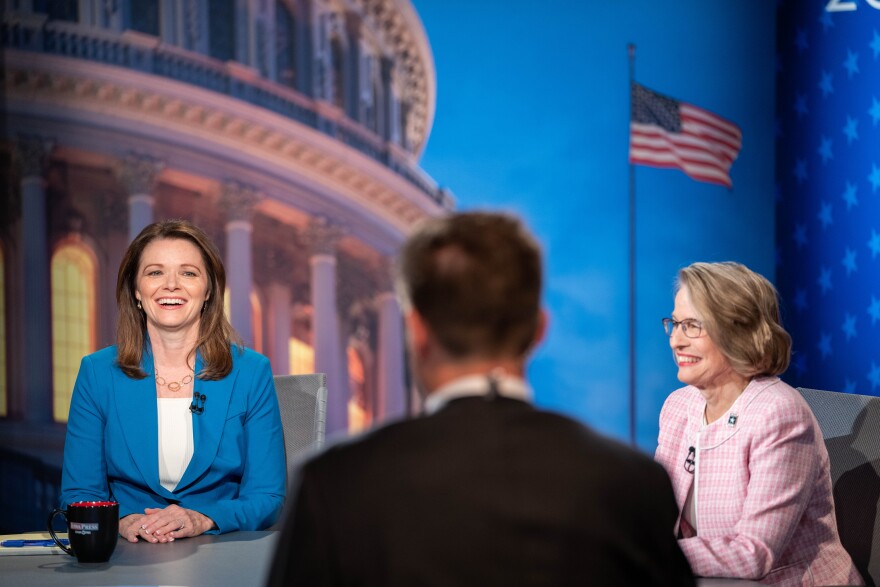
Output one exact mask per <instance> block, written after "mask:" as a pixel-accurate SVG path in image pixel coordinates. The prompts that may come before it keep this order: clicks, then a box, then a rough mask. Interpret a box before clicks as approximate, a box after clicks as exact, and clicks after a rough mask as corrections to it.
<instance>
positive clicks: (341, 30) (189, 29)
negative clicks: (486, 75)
mask: <svg viewBox="0 0 880 587" xmlns="http://www.w3.org/2000/svg"><path fill="white" fill-rule="evenodd" d="M2 27H3V28H2V44H3V61H4V69H3V82H4V101H3V105H2V108H3V110H4V115H5V125H4V129H3V132H4V133H5V134H4V136H3V140H4V149H3V150H2V153H3V159H2V161H0V172H2V173H3V175H4V180H5V184H6V185H7V186H8V188H7V192H6V197H5V198H4V200H3V204H2V207H3V209H2V221H0V283H2V288H0V306H2V307H0V310H2V311H0V321H2V325H0V326H2V328H0V335H2V336H0V344H2V345H3V349H2V353H0V361H2V364H0V386H2V393H0V416H5V418H6V420H7V422H26V423H27V424H28V425H33V424H39V425H54V424H53V422H61V423H63V422H65V421H66V418H67V409H68V406H69V397H70V393H71V391H72V389H73V383H74V379H75V376H76V373H77V370H78V367H79V360H80V358H81V357H82V356H83V355H85V354H87V353H90V352H93V351H95V350H97V349H100V348H102V347H104V346H107V345H109V344H113V342H114V337H115V322H116V315H115V314H116V308H115V301H114V296H115V293H114V292H115V283H116V272H117V269H118V266H119V262H120V260H121V257H122V254H123V252H124V251H125V248H126V246H127V244H128V242H129V241H130V240H131V238H132V237H133V236H134V235H136V234H137V233H138V232H139V231H140V230H141V229H142V228H143V227H144V226H146V225H147V224H149V223H151V222H153V221H156V220H163V219H169V218H186V219H189V220H192V221H194V222H195V223H196V224H198V225H199V226H200V227H202V228H203V229H204V230H205V231H206V232H207V233H208V234H209V235H211V236H212V238H213V239H214V240H215V242H216V243H217V245H218V246H219V248H220V249H221V251H223V252H224V255H225V263H226V267H227V273H228V276H229V284H228V292H227V299H226V303H227V307H228V312H229V316H230V319H231V321H232V323H233V326H235V328H236V329H237V330H238V332H239V333H240V334H241V336H242V337H243V339H244V340H245V342H246V344H247V345H248V346H250V347H252V348H254V349H255V350H257V351H259V352H262V353H263V354H265V355H267V356H268V357H269V358H270V360H271V362H272V368H273V372H274V373H275V374H287V373H298V372H312V371H314V372H323V373H326V374H327V381H328V390H329V401H328V413H327V418H328V421H327V431H328V433H333V432H338V431H345V430H355V429H358V428H360V427H363V426H366V425H368V424H370V423H372V422H376V421H380V420H383V419H385V418H387V417H390V416H394V415H399V414H402V413H404V412H406V411H407V410H408V409H411V408H412V401H413V400H412V398H411V397H410V392H409V389H408V385H407V383H406V382H405V374H404V371H405V369H404V363H405V362H404V360H403V339H402V331H401V319H400V312H399V308H398V306H397V302H396V299H395V297H394V295H393V291H392V283H391V279H390V265H391V260H392V258H393V256H394V254H395V252H396V250H397V248H398V247H399V245H400V244H401V243H402V242H403V240H404V238H405V236H406V235H407V234H408V232H409V231H410V229H411V228H412V227H413V226H414V225H415V224H416V223H417V222H419V221H420V220H422V219H423V218H426V217H430V216H436V215H440V214H443V213H444V212H446V211H448V210H451V209H452V207H453V199H452V197H451V195H450V194H449V193H448V192H447V191H446V190H444V189H442V188H440V187H438V185H437V184H436V183H435V182H434V180H432V179H431V178H430V177H429V176H428V175H427V174H425V173H424V172H423V171H422V170H421V169H420V168H419V166H418V158H419V155H420V153H421V151H422V150H423V148H424V146H425V143H426V141H427V139H428V135H429V132H430V129H431V124H432V118H433V113H434V104H435V77H434V65H433V58H432V55H431V50H430V46H429V43H428V39H427V37H426V35H425V31H424V29H423V27H422V24H421V21H420V20H419V17H418V15H417V14H416V12H415V10H414V9H413V7H412V5H411V4H410V2H409V1H407V0H211V1H210V2H208V1H207V0H116V1H114V2H105V1H103V0H57V1H51V2H50V1H48V0H32V1H28V2H25V1H18V2H16V1H12V2H10V3H7V11H6V12H5V13H4V17H3V25H2ZM47 357H50V358H51V360H47Z"/></svg>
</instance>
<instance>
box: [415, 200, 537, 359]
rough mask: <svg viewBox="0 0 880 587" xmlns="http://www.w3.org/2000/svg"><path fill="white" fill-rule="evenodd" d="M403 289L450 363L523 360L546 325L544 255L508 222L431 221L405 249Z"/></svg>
mask: <svg viewBox="0 0 880 587" xmlns="http://www.w3.org/2000/svg"><path fill="white" fill-rule="evenodd" d="M398 288H399V291H400V294H401V298H402V302H403V304H404V307H412V308H414V309H415V310H416V311H417V312H418V313H419V315H421V316H422V318H423V319H424V320H425V322H426V323H427V325H428V326H429V328H430V329H431V331H432V332H433V334H434V336H435V337H436V338H437V340H438V342H439V343H440V345H441V346H442V347H443V348H444V349H445V350H446V352H448V353H449V354H450V355H451V356H452V357H454V358H465V357H468V358H470V357H473V358H487V359H492V358H501V357H505V358H511V357H521V356H524V355H525V354H526V353H527V352H528V350H529V347H530V346H531V344H532V342H533V341H534V339H535V334H536V330H537V328H538V323H539V320H540V306H541V251H540V248H539V247H538V244H537V243H536V242H535V240H534V238H532V236H531V235H530V234H529V233H528V231H527V230H526V228H525V227H524V226H523V224H522V223H521V222H520V221H519V220H518V219H516V218H514V217H512V216H509V215H505V214H498V213H488V212H466V213H457V214H451V215H449V216H446V217H443V218H435V219H430V220H428V221H426V222H424V223H423V224H422V225H421V226H420V227H419V228H418V229H416V231H415V232H414V233H413V234H412V235H411V236H410V238H409V239H408V240H407V242H406V243H405V244H404V246H403V249H402V251H401V254H400V259H399V265H398Z"/></svg>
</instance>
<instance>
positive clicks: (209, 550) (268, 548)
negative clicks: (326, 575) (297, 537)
mask: <svg viewBox="0 0 880 587" xmlns="http://www.w3.org/2000/svg"><path fill="white" fill-rule="evenodd" d="M276 534H277V533H276V532H232V533H230V534H222V535H220V536H205V535H202V536H197V537H195V538H187V539H185V540H175V541H174V542H170V543H166V544H150V543H147V542H139V543H137V544H132V543H131V542H128V541H127V540H122V539H120V540H119V542H118V543H117V545H116V550H115V551H114V552H113V556H112V557H110V560H109V561H108V562H106V563H89V564H79V563H78V562H77V561H76V559H75V558H73V557H72V556H69V555H66V554H53V555H42V556H41V555H33V556H4V557H0V586H3V587H6V586H9V587H12V586H16V587H20V586H22V585H45V586H46V587H53V586H56V585H58V586H65V587H73V586H75V585H94V586H96V587H97V586H104V587H106V586H119V585H126V586H131V587H134V586H147V585H179V586H186V587H202V586H206V587H207V586H209V585H210V586H223V585H234V586H236V587H238V586H241V587H249V586H251V585H253V586H260V587H262V585H263V583H264V582H265V580H266V571H267V566H268V564H269V558H270V557H271V556H272V552H273V549H274V545H275V539H276Z"/></svg>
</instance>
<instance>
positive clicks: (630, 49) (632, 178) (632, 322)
mask: <svg viewBox="0 0 880 587" xmlns="http://www.w3.org/2000/svg"><path fill="white" fill-rule="evenodd" d="M626 48H627V53H628V55H629V96H630V98H629V99H630V124H632V87H633V84H634V83H635V78H636V46H635V44H634V43H629V44H628V45H627V47H626ZM631 132H632V131H630V133H629V134H631ZM627 159H629V157H627ZM629 439H630V443H631V444H632V445H633V446H635V445H636V172H635V165H633V164H632V162H630V164H629Z"/></svg>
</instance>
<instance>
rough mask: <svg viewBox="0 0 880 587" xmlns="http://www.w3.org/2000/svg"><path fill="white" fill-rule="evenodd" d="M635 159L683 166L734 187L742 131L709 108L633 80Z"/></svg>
mask: <svg viewBox="0 0 880 587" xmlns="http://www.w3.org/2000/svg"><path fill="white" fill-rule="evenodd" d="M630 100H631V102H630V104H631V108H632V111H631V118H630V135H629V137H630V138H629V161H630V163H635V164H637V165H648V166H651V167H666V168H674V169H681V170H682V171H684V172H685V173H686V174H687V175H688V176H690V177H692V178H694V179H696V180H698V181H706V182H709V183H715V184H720V185H723V186H727V187H728V188H730V187H733V182H732V181H731V180H730V166H731V165H732V164H733V161H734V159H736V157H737V155H739V149H740V147H741V146H742V132H741V131H740V129H739V127H738V126H736V125H735V124H733V123H732V122H730V121H728V120H725V119H724V118H721V117H720V116H718V115H717V114H713V113H711V112H709V111H708V110H704V109H703V108H699V107H697V106H693V105H691V104H687V103H686V102H679V101H678V100H675V99H673V98H670V97H668V96H664V95H663V94H659V93H657V92H655V91H653V90H649V89H648V88H646V87H645V86H642V85H640V84H637V83H633V84H632V88H631V96H630Z"/></svg>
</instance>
